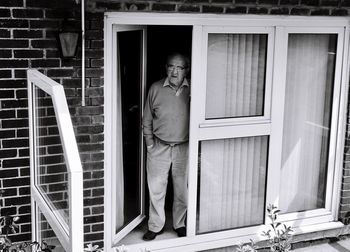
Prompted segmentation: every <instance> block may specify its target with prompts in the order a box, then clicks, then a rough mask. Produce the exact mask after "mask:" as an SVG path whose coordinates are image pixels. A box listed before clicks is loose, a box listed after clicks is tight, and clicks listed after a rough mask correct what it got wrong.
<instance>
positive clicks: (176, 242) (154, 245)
mask: <svg viewBox="0 0 350 252" xmlns="http://www.w3.org/2000/svg"><path fill="white" fill-rule="evenodd" d="M104 21H105V23H104V25H105V26H104V31H105V33H104V34H105V37H104V43H105V72H104V74H105V85H104V88H105V89H104V94H105V126H104V127H105V128H104V129H105V139H106V140H107V139H110V137H111V130H112V127H111V122H110V120H111V118H112V114H111V113H113V110H112V102H111V101H112V97H113V93H112V92H111V90H112V85H113V74H112V73H113V69H112V65H113V64H112V63H113V60H112V57H113V54H112V50H113V48H112V46H113V43H112V30H113V25H177V26H181V25H188V26H192V27H193V33H192V34H193V40H192V68H191V69H192V71H191V73H192V76H191V92H192V91H193V90H195V89H197V88H198V86H199V85H200V81H201V79H202V75H203V73H202V72H201V67H200V64H201V57H202V51H201V48H202V39H201V38H202V37H201V36H202V34H203V27H210V26H231V27H242V28H247V27H275V29H276V31H275V33H277V32H279V33H280V34H281V29H282V30H283V27H285V26H286V27H305V26H307V27H309V28H312V27H315V28H316V27H328V28H330V29H331V28H332V27H333V28H334V27H343V28H344V29H345V36H344V37H345V38H344V44H345V45H346V47H344V52H343V55H344V61H343V67H342V71H343V72H342V77H341V78H342V80H341V92H340V94H341V95H340V101H339V104H340V106H339V107H340V111H339V120H338V130H337V139H338V141H337V143H336V149H337V150H339V151H338V153H337V156H336V161H335V163H336V168H335V171H334V172H335V174H334V178H335V179H334V187H333V194H332V207H331V211H330V214H331V215H333V217H335V218H333V221H331V222H329V220H330V219H329V218H328V217H327V218H325V219H324V223H321V224H315V225H312V226H304V227H300V228H295V229H294V230H295V232H294V234H299V233H307V232H315V231H320V230H327V229H334V228H340V227H342V226H343V224H342V223H340V222H336V221H334V220H336V216H337V211H338V207H339V204H338V203H339V199H340V195H339V190H340V186H341V183H340V179H341V169H342V161H343V158H342V150H343V147H344V137H343V136H344V133H345V123H346V101H347V92H346V90H347V81H348V72H347V67H348V54H349V52H348V44H349V41H348V37H349V31H348V30H349V28H348V19H347V18H344V17H283V18H281V17H278V16H256V15H215V14H168V13H164V14H160V13H122V12H107V13H105V20H104ZM280 27H282V28H280ZM282 32H283V31H282ZM276 46H277V47H278V45H276ZM279 79H280V77H278V76H273V79H272V82H273V83H274V82H276V81H278V80H279ZM273 88H274V87H272V89H273ZM197 90H198V89H197ZM200 101H201V98H200V97H196V96H194V95H192V97H191V116H193V112H194V107H195V104H197V103H199V104H200ZM271 104H272V106H274V102H273V101H272V102H271ZM275 105H276V104H275ZM267 121H268V120H267ZM200 123H201V121H200V118H198V116H197V117H193V118H192V117H191V125H190V135H191V138H192V137H194V138H195V139H196V141H198V139H200V134H201V133H200V132H199V130H198V125H199V124H200ZM271 130H273V128H272V129H271ZM203 132H204V131H203ZM191 143H192V144H191ZM197 153H198V146H197V145H196V144H193V141H191V139H190V156H192V155H198V154H197ZM111 155H112V153H111V149H110V145H109V144H108V140H107V141H105V201H104V202H105V212H106V214H105V222H106V223H108V221H109V220H111V215H112V214H113V211H112V209H111V204H110V200H111V195H112V192H111V190H112V187H111V186H110V182H109V181H108V180H109V179H110V177H111V176H110V175H111V170H112V167H111V162H110V161H109V159H110V158H111ZM196 166H197V163H196V158H193V159H191V158H190V167H196ZM197 175H198V174H197V169H195V168H194V169H190V170H189V205H188V218H189V220H188V221H189V226H188V227H187V231H188V236H187V237H184V238H175V239H169V240H163V241H152V242H147V243H139V244H135V245H130V246H127V247H128V249H129V250H128V251H140V249H141V250H142V249H148V250H152V251H179V250H182V251H193V250H196V251H200V250H205V249H210V248H218V247H222V246H230V245H234V244H237V243H239V242H249V239H254V240H255V241H258V240H261V239H262V238H261V237H259V236H258V235H256V234H257V233H260V231H261V230H262V229H264V227H263V226H255V227H248V228H242V229H237V230H228V231H220V232H215V233H209V234H202V235H195V228H194V223H195V220H193V217H195V215H196V212H195V211H196V197H197V195H196V193H197V192H196V190H197ZM276 189H277V190H278V188H276ZM270 190H271V189H270ZM271 203H273V202H271ZM190 219H192V220H190ZM321 219H322V218H321ZM112 237H113V230H111V229H110V226H108V225H105V250H106V251H115V250H116V248H113V247H112V242H111V241H112V239H111V238H112Z"/></svg>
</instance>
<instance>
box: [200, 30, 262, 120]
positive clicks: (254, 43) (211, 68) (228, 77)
mask: <svg viewBox="0 0 350 252" xmlns="http://www.w3.org/2000/svg"><path fill="white" fill-rule="evenodd" d="M266 52H267V34H209V37H208V66H207V97H206V107H205V117H206V118H207V119H215V118H227V117H243V116H262V115H263V114H264V89H265V75H266V73H265V72H266Z"/></svg>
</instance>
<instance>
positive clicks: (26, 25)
mask: <svg viewBox="0 0 350 252" xmlns="http://www.w3.org/2000/svg"><path fill="white" fill-rule="evenodd" d="M65 18H67V19H69V20H77V22H78V23H79V27H80V5H75V3H74V1H73V0H60V1H46V0H1V1H0V106H1V107H0V108H1V110H0V146H1V150H0V160H1V163H0V188H2V189H4V190H5V194H4V196H3V198H2V199H1V201H0V204H2V205H1V214H2V215H5V214H10V215H18V216H20V217H21V218H20V228H19V233H18V234H16V235H13V236H11V239H12V240H13V241H19V240H31V226H30V220H31V219H30V218H31V216H30V211H31V210H30V190H29V183H30V182H29V139H28V109H27V90H26V70H27V69H28V68H35V69H39V70H40V71H41V72H43V73H44V74H46V75H48V76H49V77H51V78H53V79H54V80H56V81H57V82H59V83H61V84H63V85H64V88H65V92H66V95H67V99H68V104H69V109H70V112H71V115H72V121H73V125H74V127H75V133H76V138H77V141H78V146H79V151H80V155H81V159H82V162H83V169H84V213H85V218H84V221H85V225H84V229H85V240H86V241H100V242H101V241H102V239H103V76H102V75H103V40H102V38H103V14H101V13H100V14H89V13H87V14H86V86H87V89H86V106H85V107H82V106H81V56H80V55H81V50H80V51H79V52H78V57H77V58H76V59H69V60H62V59H61V58H60V53H59V50H58V44H57V41H56V36H57V31H58V30H59V28H60V27H61V25H62V21H63V20H64V19H65ZM92 233H93V235H92Z"/></svg>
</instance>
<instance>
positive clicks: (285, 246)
mask: <svg viewBox="0 0 350 252" xmlns="http://www.w3.org/2000/svg"><path fill="white" fill-rule="evenodd" d="M279 212H280V210H279V209H278V208H277V207H276V206H274V205H271V204H270V205H268V207H267V215H268V217H269V219H270V220H271V224H270V227H271V229H269V230H267V231H263V233H262V236H264V237H267V239H268V240H269V247H270V251H271V252H288V251H290V249H291V240H292V232H293V230H292V228H291V227H289V226H287V225H285V224H282V223H281V222H278V221H277V217H278V213H279ZM236 251H237V252H257V246H256V245H255V243H254V241H253V240H251V241H250V243H248V244H240V245H238V247H237V249H236Z"/></svg>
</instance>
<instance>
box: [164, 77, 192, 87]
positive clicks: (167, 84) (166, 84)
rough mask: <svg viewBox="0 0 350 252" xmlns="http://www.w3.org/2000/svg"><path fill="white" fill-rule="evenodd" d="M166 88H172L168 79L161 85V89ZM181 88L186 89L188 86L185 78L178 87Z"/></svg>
mask: <svg viewBox="0 0 350 252" xmlns="http://www.w3.org/2000/svg"><path fill="white" fill-rule="evenodd" d="M166 86H170V87H172V85H171V84H170V82H169V78H168V77H167V78H166V79H165V81H164V84H163V87H166ZM182 86H187V87H188V86H189V84H188V81H187V79H186V78H184V80H183V82H182V84H181V85H180V87H182ZM180 87H179V88H180Z"/></svg>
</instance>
